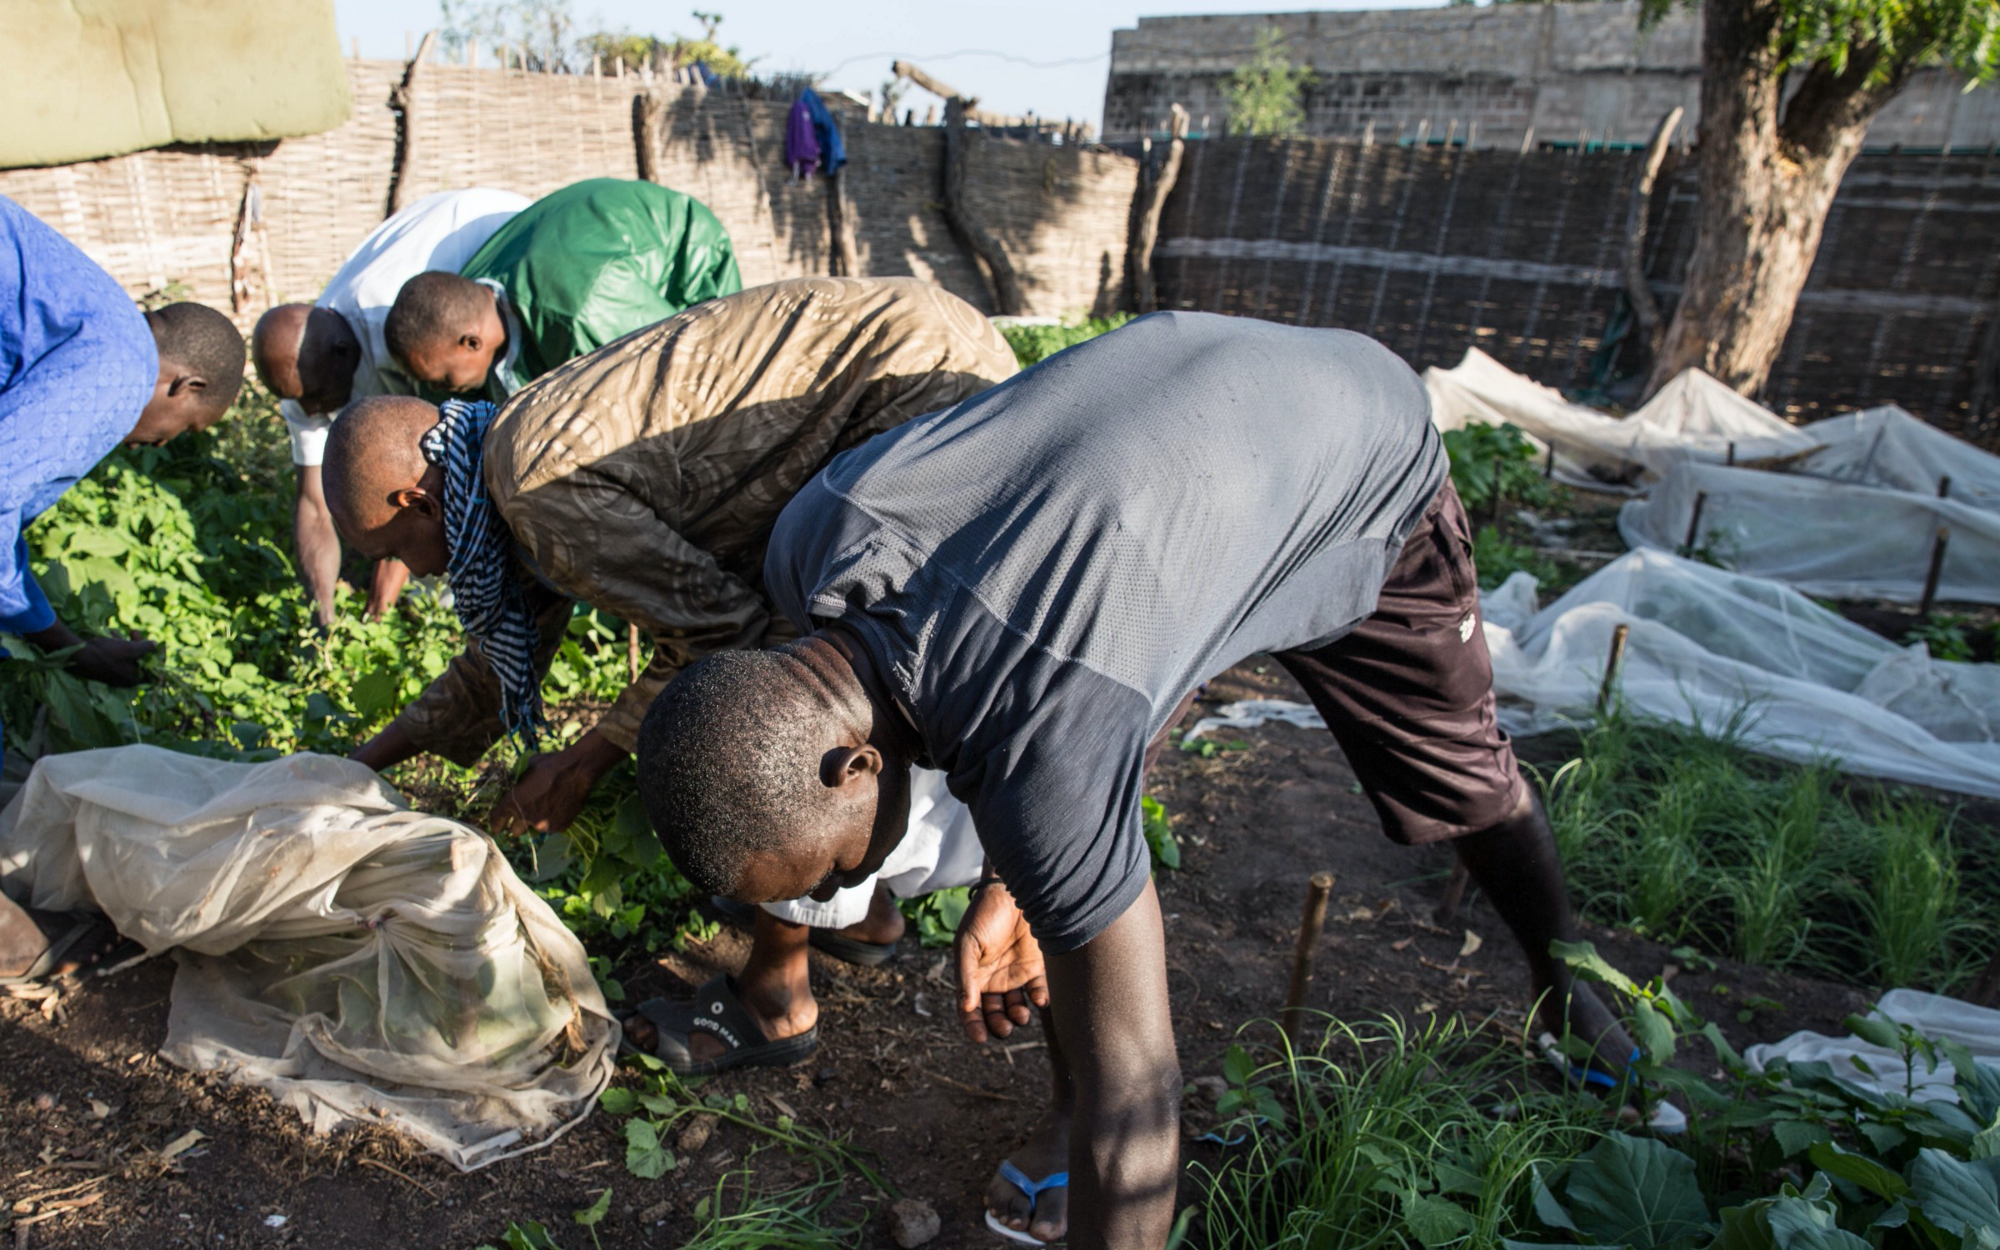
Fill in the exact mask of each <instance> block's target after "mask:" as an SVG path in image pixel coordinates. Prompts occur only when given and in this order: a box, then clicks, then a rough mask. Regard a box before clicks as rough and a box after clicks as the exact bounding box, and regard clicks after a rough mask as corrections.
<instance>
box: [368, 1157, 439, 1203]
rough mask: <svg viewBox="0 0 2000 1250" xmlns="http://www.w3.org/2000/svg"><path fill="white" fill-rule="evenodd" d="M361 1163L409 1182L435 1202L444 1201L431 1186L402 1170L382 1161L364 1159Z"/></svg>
mask: <svg viewBox="0 0 2000 1250" xmlns="http://www.w3.org/2000/svg"><path fill="white" fill-rule="evenodd" d="M361 1163H362V1166H364V1167H371V1168H380V1169H382V1170H383V1171H384V1172H387V1173H388V1174H389V1175H391V1176H394V1177H396V1178H398V1179H400V1180H405V1181H408V1182H409V1183H410V1184H412V1185H415V1186H416V1187H417V1188H418V1189H421V1190H423V1191H424V1192H425V1193H427V1194H429V1195H430V1196H431V1198H432V1200H433V1201H442V1200H443V1195H441V1194H439V1193H438V1191H437V1190H435V1189H432V1188H431V1187H430V1186H429V1185H426V1184H424V1183H423V1182H422V1181H420V1180H418V1179H417V1178H416V1177H414V1176H411V1175H410V1174H409V1173H408V1172H405V1171H402V1170H401V1169H400V1168H393V1167H390V1166H389V1165H388V1164H386V1163H384V1162H382V1161H381V1160H380V1159H363V1160H362V1161H361Z"/></svg>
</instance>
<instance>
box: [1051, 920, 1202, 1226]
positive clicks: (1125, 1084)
mask: <svg viewBox="0 0 2000 1250" xmlns="http://www.w3.org/2000/svg"><path fill="white" fill-rule="evenodd" d="M1048 981H1049V999H1050V1002H1051V1004H1052V1005H1053V1010H1052V1012H1051V1013H1050V1014H1051V1017H1052V1019H1053V1021H1054V1024H1055V1029H1056V1036H1057V1039H1058V1040H1059V1041H1060V1042H1061V1044H1062V1052H1063V1056H1064V1058H1065V1059H1066V1060H1067V1061H1068V1063H1069V1066H1070V1070H1071V1075H1072V1076H1073V1078H1074V1079H1075V1082H1076V1119H1075V1123H1074V1127H1073V1129H1072V1132H1071V1135H1070V1156H1069V1175H1070V1206H1069V1209H1070V1229H1069V1245H1070V1246H1071V1247H1072V1248H1073V1250H1096V1248H1097V1247H1100V1246H1103V1247H1117V1248H1118V1250H1158V1248H1159V1247H1161V1246H1164V1245H1165V1244H1166V1241H1167V1233H1168V1230H1169V1228H1170V1227H1171V1225H1172V1224H1173V1217H1174V1188H1175V1183H1176V1179H1177V1174H1178V1171H1179V1163H1180V1095H1181V1075H1180V1063H1179V1060H1178V1059H1177V1057H1176V1056H1175V1054H1174V1030H1173V1020H1172V1017H1171V1016H1170V1015H1169V1013H1168V1009H1167V965H1166V946H1165V938H1164V935H1163V934H1162V932H1161V927H1160V900H1159V896H1158V895H1156V894H1154V892H1153V886H1152V883H1151V882H1150V881H1149V882H1147V884H1146V890H1145V892H1144V893H1143V894H1141V895H1140V896H1139V897H1138V898H1137V899H1136V900H1134V901H1133V903H1132V905H1131V906H1130V907H1129V908H1127V909H1126V910H1125V914H1124V915H1122V916H1120V917H1119V918H1118V919H1117V920H1115V921H1113V922H1112V924H1111V926H1110V927H1109V928H1107V929H1105V930H1104V931H1103V932H1102V933H1100V934H1098V935H1097V936H1096V937H1094V938H1092V939H1091V940H1090V941H1089V942H1088V943H1086V944H1084V945H1083V946H1082V947H1080V948H1078V949H1076V950H1073V951H1070V952H1068V953H1067V954H1062V955H1053V956H1050V957H1049V960H1048Z"/></svg>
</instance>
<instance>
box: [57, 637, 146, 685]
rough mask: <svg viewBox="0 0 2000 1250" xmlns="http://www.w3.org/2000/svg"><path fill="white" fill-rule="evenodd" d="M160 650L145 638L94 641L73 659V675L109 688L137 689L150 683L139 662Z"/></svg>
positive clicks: (70, 666) (70, 663)
mask: <svg viewBox="0 0 2000 1250" xmlns="http://www.w3.org/2000/svg"><path fill="white" fill-rule="evenodd" d="M159 649H160V644H159V643H157V642H149V641H147V640H146V639H144V638H92V639H91V640H90V641H89V642H86V643H84V644H83V650H81V651H79V652H77V653H76V654H75V655H73V656H71V657H70V658H69V671H70V672H72V673H75V674H76V675H77V676H78V677H81V678H83V679H84V680H85V681H101V682H103V683H104V684H105V685H107V686H136V685H138V684H139V683H141V682H143V681H146V680H148V678H147V674H146V670H145V669H144V668H143V667H141V666H140V664H139V661H140V660H142V659H144V658H145V657H146V656H149V655H151V654H152V653H153V652H155V651H158V650H159Z"/></svg>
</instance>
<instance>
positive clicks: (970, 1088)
mask: <svg viewBox="0 0 2000 1250" xmlns="http://www.w3.org/2000/svg"><path fill="white" fill-rule="evenodd" d="M930 1076H931V1079H932V1080H933V1081H940V1082H942V1083H944V1084H946V1085H949V1086H951V1087H952V1088H953V1089H957V1090H963V1091H965V1092H966V1093H968V1094H977V1095H979V1096H980V1097H981V1098H992V1099H995V1100H996V1101H999V1102H1019V1101H1021V1100H1020V1099H1018V1098H1016V1097H1014V1095H1012V1094H996V1093H994V1092H993V1091H992V1090H990V1089H981V1088H979V1087H978V1086H977V1085H967V1084H966V1083H965V1082H964V1081H954V1080H952V1079H951V1078H950V1077H948V1076H946V1075H945V1074H944V1073H942V1072H933V1073H931V1074H930Z"/></svg>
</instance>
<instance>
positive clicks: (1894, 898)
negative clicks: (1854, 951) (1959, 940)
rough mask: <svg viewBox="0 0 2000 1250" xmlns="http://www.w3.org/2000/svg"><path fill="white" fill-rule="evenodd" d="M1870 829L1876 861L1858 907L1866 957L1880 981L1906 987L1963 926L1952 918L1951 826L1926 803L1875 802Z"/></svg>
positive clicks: (1955, 905) (1954, 864) (1954, 867)
mask: <svg viewBox="0 0 2000 1250" xmlns="http://www.w3.org/2000/svg"><path fill="white" fill-rule="evenodd" d="M1869 826H1870V827H1871V828H1872V829H1873V830H1874V831H1875V835H1876V840H1875V862H1874V865H1873V868H1874V871H1873V872H1872V873H1871V874H1870V877H1869V883H1868V893H1867V898H1866V899H1865V900H1864V902H1863V903H1862V908H1861V910H1862V912H1863V914H1864V915H1866V916H1867V918H1868V934H1869V952H1868V953H1869V954H1870V955H1871V956H1872V957H1873V960H1874V963H1873V971H1874V974H1875V978H1876V980H1877V981H1879V982H1880V983H1881V984H1883V985H1911V984H1914V983H1915V982H1916V981H1917V980H1918V979H1920V978H1921V977H1923V976H1924V975H1925V974H1926V973H1927V972H1929V971H1930V970H1931V968H1932V967H1933V965H1934V964H1935V962H1936V960H1937V956H1938V952H1939V951H1942V950H1944V949H1946V948H1947V947H1948V946H1950V945H1951V944H1952V940H1953V939H1954V938H1955V937H1957V936H1958V935H1959V934H1961V933H1963V932H1965V931H1966V930H1967V928H1968V927H1969V923H1970V922H1969V921H1968V920H1967V919H1966V918H1964V917H1962V916H1961V915H1960V914H1959V896H1958V859H1957V856H1956V855H1955V854H1954V852H1953V850H1952V845H1951V822H1950V820H1949V819H1948V818H1947V817H1946V816H1945V815H1944V814H1943V813H1941V812H1939V811H1938V809H1937V808H1935V807H1933V806H1931V805H1930V804H1927V803H1920V802H1916V801H1911V800H1891V799H1885V798H1878V799H1877V800H1876V802H1875V803H1874V804H1873V805H1872V806H1871V808H1870V810H1869Z"/></svg>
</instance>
